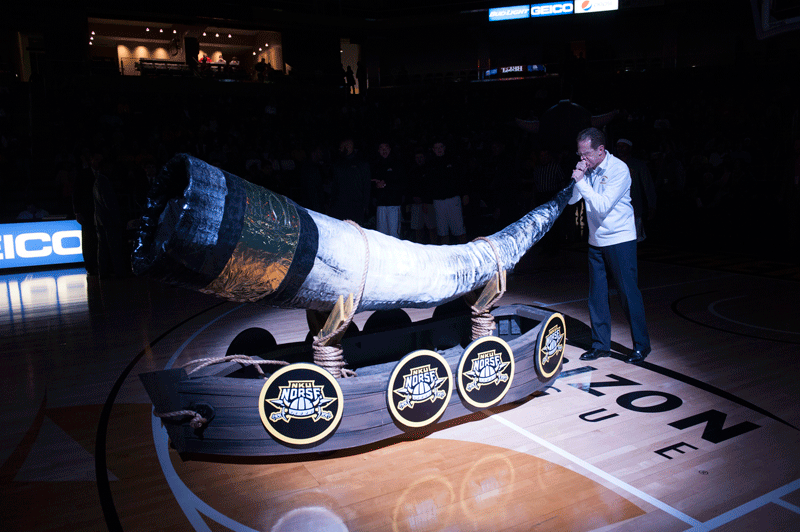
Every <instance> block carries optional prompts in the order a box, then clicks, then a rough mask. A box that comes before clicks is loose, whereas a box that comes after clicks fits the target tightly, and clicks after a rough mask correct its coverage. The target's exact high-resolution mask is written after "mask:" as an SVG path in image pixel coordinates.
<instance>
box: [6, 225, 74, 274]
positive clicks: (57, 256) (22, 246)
mask: <svg viewBox="0 0 800 532" xmlns="http://www.w3.org/2000/svg"><path fill="white" fill-rule="evenodd" d="M76 262H83V253H82V251H81V225H80V224H79V223H78V222H76V221H75V220H59V221H54V222H30V223H15V224H2V225H0V269H7V268H25V267H29V266H46V265H56V264H71V263H76Z"/></svg>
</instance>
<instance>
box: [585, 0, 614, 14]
mask: <svg viewBox="0 0 800 532" xmlns="http://www.w3.org/2000/svg"><path fill="white" fill-rule="evenodd" d="M617 9H619V0H575V14H581V13H598V12H600V11H615V10H617Z"/></svg>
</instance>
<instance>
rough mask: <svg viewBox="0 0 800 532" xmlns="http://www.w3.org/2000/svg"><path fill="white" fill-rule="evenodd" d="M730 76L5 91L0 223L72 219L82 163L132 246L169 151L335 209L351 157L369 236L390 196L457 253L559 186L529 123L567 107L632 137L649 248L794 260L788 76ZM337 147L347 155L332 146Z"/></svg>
mask: <svg viewBox="0 0 800 532" xmlns="http://www.w3.org/2000/svg"><path fill="white" fill-rule="evenodd" d="M732 76H733V74H732V73H729V74H728V75H725V76H720V75H719V73H714V74H713V75H712V74H710V73H709V74H708V75H705V76H704V75H698V74H692V75H685V74H682V75H681V76H675V77H673V78H671V77H670V75H669V73H667V74H661V76H656V77H655V78H653V79H649V80H648V79H644V80H643V79H641V78H631V79H616V78H609V79H612V81H613V82H612V83H611V84H609V86H607V87H606V88H605V89H603V90H578V89H579V87H580V84H578V85H577V86H576V87H575V90H569V92H568V93H565V90H564V87H563V84H561V85H559V84H558V83H557V82H552V81H551V82H544V81H543V82H541V83H536V82H535V81H525V82H519V83H517V82H496V83H475V84H469V83H462V84H449V85H440V86H436V87H404V88H402V89H392V88H382V89H380V90H376V91H372V92H367V93H366V94H359V95H352V94H349V91H347V93H343V92H342V91H339V92H336V91H333V92H331V93H330V94H328V93H322V92H314V91H313V89H310V88H302V87H288V86H287V87H283V88H281V89H279V90H277V89H275V88H269V87H265V86H257V87H256V86H248V87H246V88H242V87H238V88H236V87H232V88H228V87H225V88H218V89H216V90H214V91H213V92H209V91H201V90H198V91H181V92H180V93H178V92H174V91H171V92H168V91H164V92H160V91H158V90H152V86H151V89H150V90H146V91H145V90H126V89H124V88H122V87H121V86H120V87H117V88H115V89H114V90H108V89H107V88H104V89H103V90H94V91H92V90H88V91H87V90H85V88H84V87H82V88H80V89H78V88H77V87H75V88H74V89H73V92H72V93H68V94H60V96H59V98H52V97H50V96H43V95H41V94H38V93H37V88H36V87H32V88H30V89H29V90H27V91H23V93H24V96H20V90H19V88H18V87H17V88H15V87H14V86H12V85H9V84H6V85H3V86H0V187H2V191H3V192H2V195H3V200H2V213H1V215H2V220H0V221H2V222H5V223H8V222H14V221H18V220H22V219H25V220H26V221H29V220H31V219H37V218H41V217H42V216H45V215H47V214H49V215H56V216H58V215H63V216H65V217H67V218H75V217H76V216H77V217H80V216H81V214H82V213H81V212H80V211H81V209H82V207H81V206H82V205H83V204H85V202H86V201H89V197H90V195H91V194H92V191H91V190H90V189H87V184H86V179H91V178H90V177H89V174H88V172H89V171H91V169H92V166H93V165H94V166H95V173H94V175H98V173H99V174H101V175H102V176H104V179H105V181H104V186H105V188H106V190H107V193H106V199H107V201H108V202H110V204H109V205H106V206H105V207H106V208H109V209H111V210H112V211H116V216H115V221H113V223H115V224H116V223H118V224H120V226H121V227H122V229H123V231H124V230H125V229H127V230H128V238H130V236H131V234H132V231H133V229H134V228H135V225H136V220H137V219H138V217H139V216H140V215H141V213H142V209H143V208H144V205H145V201H146V195H147V190H148V188H149V184H150V182H151V180H152V179H153V178H154V177H155V175H156V174H157V173H158V171H159V169H160V167H161V166H162V165H163V164H164V163H165V162H166V161H167V160H169V159H170V158H171V157H172V156H173V155H175V154H176V153H188V154H191V155H193V156H195V157H198V158H200V159H203V160H204V161H207V162H208V163H210V164H212V165H215V166H218V167H220V168H222V169H224V170H226V171H228V172H230V173H232V174H235V175H237V176H239V177H242V178H244V179H247V180H249V181H251V182H253V183H255V184H257V185H259V186H263V187H265V188H268V189H270V190H272V191H274V192H277V193H280V194H283V195H286V196H288V197H289V198H291V199H293V200H295V201H296V202H297V203H299V204H300V205H303V206H305V207H307V208H310V209H313V210H317V211H320V212H323V213H327V214H331V215H334V216H335V215H337V214H338V212H337V206H338V205H339V204H338V203H337V202H338V201H340V200H341V197H340V195H341V194H343V193H346V194H347V195H348V198H352V194H353V192H352V190H351V191H349V192H342V190H341V185H342V179H343V178H342V177H341V175H342V172H341V168H339V169H338V170H337V168H338V167H337V164H338V165H340V166H341V163H342V162H343V161H344V160H345V159H348V158H350V159H356V160H358V161H359V162H360V163H359V164H361V168H362V169H364V171H366V176H367V179H369V180H370V183H369V186H368V187H369V188H368V190H364V193H365V199H364V200H363V201H365V203H364V204H363V206H362V207H363V218H361V219H360V220H359V221H360V222H361V223H363V225H365V226H366V227H372V228H374V227H376V224H377V223H378V222H377V220H378V218H377V217H376V216H377V214H378V207H380V206H383V205H380V204H381V203H386V201H389V203H399V205H398V206H399V207H400V211H399V212H400V229H399V231H400V233H399V236H400V237H401V238H407V239H412V240H417V241H420V242H424V243H431V242H432V243H455V241H461V240H463V239H464V238H470V239H471V238H474V237H476V236H480V235H485V234H489V233H492V232H494V231H496V230H498V229H500V228H502V227H503V226H504V225H506V224H507V223H509V222H510V221H513V220H514V219H517V218H519V217H520V216H521V215H523V214H524V213H525V212H527V211H528V210H530V209H531V208H533V207H535V206H537V205H538V204H540V203H542V202H544V201H547V200H549V199H550V197H551V196H552V194H553V193H554V191H556V190H558V189H559V188H560V187H563V186H565V185H566V184H567V183H568V177H569V175H570V170H571V168H572V167H573V166H574V164H575V162H576V161H577V156H576V155H575V153H574V146H573V147H572V149H571V150H570V149H568V150H564V149H562V148H561V147H559V146H554V145H553V144H552V143H551V142H549V139H548V138H547V136H546V135H547V132H546V131H543V130H541V129H537V128H530V127H527V124H530V123H532V122H535V121H536V119H541V117H542V116H544V115H545V113H546V112H547V109H549V108H550V107H551V106H554V105H556V104H557V103H558V102H559V100H563V99H564V98H565V97H571V98H572V102H573V103H575V104H579V105H581V106H582V107H584V108H585V109H587V111H588V112H589V113H590V114H592V115H601V114H606V113H612V115H611V118H610V119H609V120H608V121H607V122H605V124H604V126H603V128H604V130H605V132H606V135H607V137H608V139H609V142H608V143H609V144H610V146H607V148H608V149H609V151H611V152H612V153H614V152H615V151H616V145H617V141H618V140H619V139H626V140H627V141H628V142H627V143H626V146H627V147H629V148H631V154H630V157H633V158H635V159H638V160H639V161H641V163H642V164H643V165H644V168H645V169H646V171H647V172H648V173H649V175H650V178H651V179H652V183H653V185H654V189H655V192H656V201H655V202H654V203H655V205H649V206H648V208H647V216H646V219H645V223H646V225H647V235H648V239H649V241H651V242H658V243H661V244H664V245H674V246H689V247H692V248H693V249H702V250H718V251H728V252H732V253H745V254H755V253H763V254H764V255H765V256H766V257H769V258H775V259H796V258H797V257H798V240H800V239H798V237H799V236H800V234H799V233H798V228H799V227H800V222H798V211H799V210H800V208H799V207H798V202H799V201H800V199H799V198H800V190H799V184H798V175H800V135H799V134H800V129H799V128H798V103H797V100H796V99H795V98H793V97H792V95H793V94H794V93H795V92H796V85H793V84H792V83H796V82H792V81H791V80H780V79H778V80H767V79H762V80H756V81H753V80H751V83H739V84H738V85H737V84H733V83H730V82H731V80H732V79H733V77H732ZM665 80H670V81H665ZM189 81H191V80H189ZM26 99H27V100H26ZM65 102H68V103H69V105H65ZM21 108H23V109H25V112H24V113H20V112H19V110H20V109H21ZM42 124H44V126H42ZM348 140H349V141H350V144H351V149H350V152H349V153H348V152H347V150H346V149H344V150H341V148H342V144H343V142H344V141H348ZM436 144H440V145H443V146H445V150H444V153H445V154H446V157H447V161H448V162H447V164H448V165H449V168H451V170H452V172H451V174H449V175H450V176H451V177H448V178H445V177H442V176H443V175H444V174H443V173H442V171H441V169H439V170H437V169H436V168H437V164H438V163H439V162H440V161H439V157H438V154H437V153H436V150H434V146H435V145H436ZM382 145H383V146H388V147H389V149H390V150H389V151H390V154H391V157H392V169H393V170H395V172H394V173H393V174H392V175H393V177H396V178H397V179H396V183H394V184H393V187H394V190H393V192H392V195H391V198H392V199H391V200H387V199H386V195H387V194H386V190H384V189H383V187H380V183H379V182H384V181H385V180H384V179H380V178H379V177H375V180H374V181H373V180H372V178H373V176H372V174H373V173H374V174H375V175H376V176H386V175H387V173H386V164H385V162H384V163H382V162H381V158H382V154H381V153H380V152H381V149H380V146H382ZM453 172H454V173H453ZM437 187H438V188H439V189H445V190H437ZM359 193H360V192H359ZM432 195H433V196H442V195H444V196H449V195H452V196H458V197H459V198H460V199H461V204H462V209H463V223H464V228H465V233H466V234H465V235H458V234H456V233H451V236H454V237H463V238H461V239H459V238H456V240H453V239H447V240H443V238H442V235H441V232H437V231H435V230H431V228H430V227H427V226H425V225H424V224H423V227H422V230H420V227H419V221H418V220H417V221H416V222H414V224H412V220H411V218H412V213H413V211H414V209H415V208H416V209H418V210H419V208H420V207H414V205H417V206H419V205H420V204H423V205H430V203H429V201H431V200H434V199H437V198H434V197H432ZM360 208H361V207H360ZM426 210H427V208H426ZM26 212H27V213H28V214H27V215H26V214H24V213H26ZM21 217H22V218H21ZM351 217H352V216H351ZM562 218H563V220H561V222H560V227H559V228H558V229H557V231H556V232H555V237H550V239H549V243H550V244H551V245H552V244H555V245H556V246H557V245H558V244H559V242H562V243H566V242H576V241H581V240H582V239H584V238H585V234H584V233H583V229H584V228H583V227H582V223H583V222H582V220H581V216H580V212H577V213H576V212H574V211H569V212H567V213H566V214H565V215H564V216H562ZM109 223H111V222H109ZM426 229H427V230H426ZM446 234H447V233H445V235H446Z"/></svg>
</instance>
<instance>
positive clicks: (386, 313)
mask: <svg viewBox="0 0 800 532" xmlns="http://www.w3.org/2000/svg"><path fill="white" fill-rule="evenodd" d="M406 325H411V317H410V316H409V315H408V314H406V311H404V310H403V309H401V308H395V309H391V310H376V311H375V312H373V313H372V315H371V316H370V317H369V318H367V321H366V323H364V331H378V330H381V329H389V328H398V329H399V328H401V327H405V326H406Z"/></svg>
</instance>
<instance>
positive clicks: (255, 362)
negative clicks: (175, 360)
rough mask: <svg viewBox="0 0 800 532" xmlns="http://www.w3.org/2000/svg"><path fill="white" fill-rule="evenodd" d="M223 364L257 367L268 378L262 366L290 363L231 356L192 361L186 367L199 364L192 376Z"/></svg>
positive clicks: (189, 373) (245, 356)
mask: <svg viewBox="0 0 800 532" xmlns="http://www.w3.org/2000/svg"><path fill="white" fill-rule="evenodd" d="M223 362H238V363H239V364H241V365H243V366H255V367H256V369H257V370H258V373H259V374H260V375H262V376H263V377H265V378H266V376H265V375H264V370H263V369H261V366H262V365H266V364H277V365H279V366H286V365H288V364H289V363H288V362H286V361H284V360H256V359H254V358H251V357H249V356H247V355H230V356H225V357H217V358H198V359H197V360H192V361H191V362H189V363H187V364H186V366H184V367H187V366H191V365H194V364H198V366H197V367H196V368H194V369H193V370H192V371H189V372H188V373H187V375H191V374H192V373H194V372H195V371H198V370H201V369H203V368H204V367H206V366H211V365H212V364H221V363H223Z"/></svg>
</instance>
